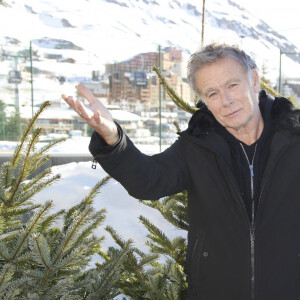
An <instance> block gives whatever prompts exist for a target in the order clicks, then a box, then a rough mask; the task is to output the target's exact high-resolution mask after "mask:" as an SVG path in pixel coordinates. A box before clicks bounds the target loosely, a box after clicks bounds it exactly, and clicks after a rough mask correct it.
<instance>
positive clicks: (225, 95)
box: [221, 91, 233, 106]
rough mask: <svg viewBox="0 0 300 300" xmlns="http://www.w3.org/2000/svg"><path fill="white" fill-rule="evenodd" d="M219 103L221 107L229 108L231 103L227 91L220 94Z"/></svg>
mask: <svg viewBox="0 0 300 300" xmlns="http://www.w3.org/2000/svg"><path fill="white" fill-rule="evenodd" d="M221 101H222V105H223V106H229V105H230V104H231V103H232V102H233V100H232V98H231V95H230V93H228V92H227V91H222V92H221Z"/></svg>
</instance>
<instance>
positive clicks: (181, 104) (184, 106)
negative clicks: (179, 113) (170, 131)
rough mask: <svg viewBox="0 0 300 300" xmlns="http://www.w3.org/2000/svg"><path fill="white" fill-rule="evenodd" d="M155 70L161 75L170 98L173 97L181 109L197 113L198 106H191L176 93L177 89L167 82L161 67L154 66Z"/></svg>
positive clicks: (160, 78) (160, 77)
mask: <svg viewBox="0 0 300 300" xmlns="http://www.w3.org/2000/svg"><path fill="white" fill-rule="evenodd" d="M153 71H155V73H156V74H157V76H158V77H159V80H160V83H161V84H162V86H163V87H164V89H165V90H166V92H167V94H168V95H169V96H170V98H171V99H172V101H173V102H174V103H175V104H176V105H177V106H178V107H180V108H181V109H183V110H185V111H186V112H188V113H191V114H193V113H195V112H196V110H197V109H196V108H194V107H191V106H190V105H189V104H188V103H187V102H185V101H184V100H183V99H181V98H180V97H179V96H178V95H177V94H176V93H175V91H174V90H173V89H172V88H171V87H170V86H169V85H168V83H167V82H166V80H165V78H164V77H163V76H162V74H161V72H160V71H159V69H158V68H157V67H155V66H154V67H153Z"/></svg>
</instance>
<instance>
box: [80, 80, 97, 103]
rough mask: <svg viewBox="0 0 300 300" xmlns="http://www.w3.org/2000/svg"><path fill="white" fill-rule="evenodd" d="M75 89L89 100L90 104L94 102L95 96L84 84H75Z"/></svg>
mask: <svg viewBox="0 0 300 300" xmlns="http://www.w3.org/2000/svg"><path fill="white" fill-rule="evenodd" d="M77 90H78V92H79V93H80V94H81V95H82V96H83V97H84V98H85V99H87V100H88V101H89V103H90V104H92V103H93V102H95V100H96V97H95V96H94V95H93V94H92V92H91V91H90V90H89V89H88V88H87V87H86V86H84V85H83V84H82V83H79V84H78V86H77Z"/></svg>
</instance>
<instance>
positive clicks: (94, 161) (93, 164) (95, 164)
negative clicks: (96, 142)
mask: <svg viewBox="0 0 300 300" xmlns="http://www.w3.org/2000/svg"><path fill="white" fill-rule="evenodd" d="M96 168H97V161H96V159H95V157H93V162H92V169H96Z"/></svg>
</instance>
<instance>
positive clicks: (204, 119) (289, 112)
mask: <svg viewBox="0 0 300 300" xmlns="http://www.w3.org/2000/svg"><path fill="white" fill-rule="evenodd" d="M197 107H199V109H198V110H197V111H196V112H195V113H194V114H193V116H192V118H191V119H190V121H189V124H188V129H187V130H186V131H185V132H186V133H187V134H188V135H191V136H194V137H203V136H206V135H208V134H210V133H211V132H212V131H214V130H215V129H216V127H217V125H218V124H219V123H218V122H217V120H216V119H215V117H214V116H213V114H212V113H211V112H210V111H209V110H208V108H207V106H206V105H205V104H204V103H203V102H198V104H197ZM259 107H260V110H261V112H262V114H263V115H264V114H270V115H271V124H272V128H273V129H274V130H275V131H277V130H280V129H281V130H286V131H289V132H290V133H291V134H295V135H300V110H299V109H296V108H295V107H294V106H293V104H292V103H291V102H290V101H289V100H287V99H286V98H283V97H275V99H274V98H273V97H271V96H269V95H267V93H266V91H265V90H261V91H260V93H259Z"/></svg>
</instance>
